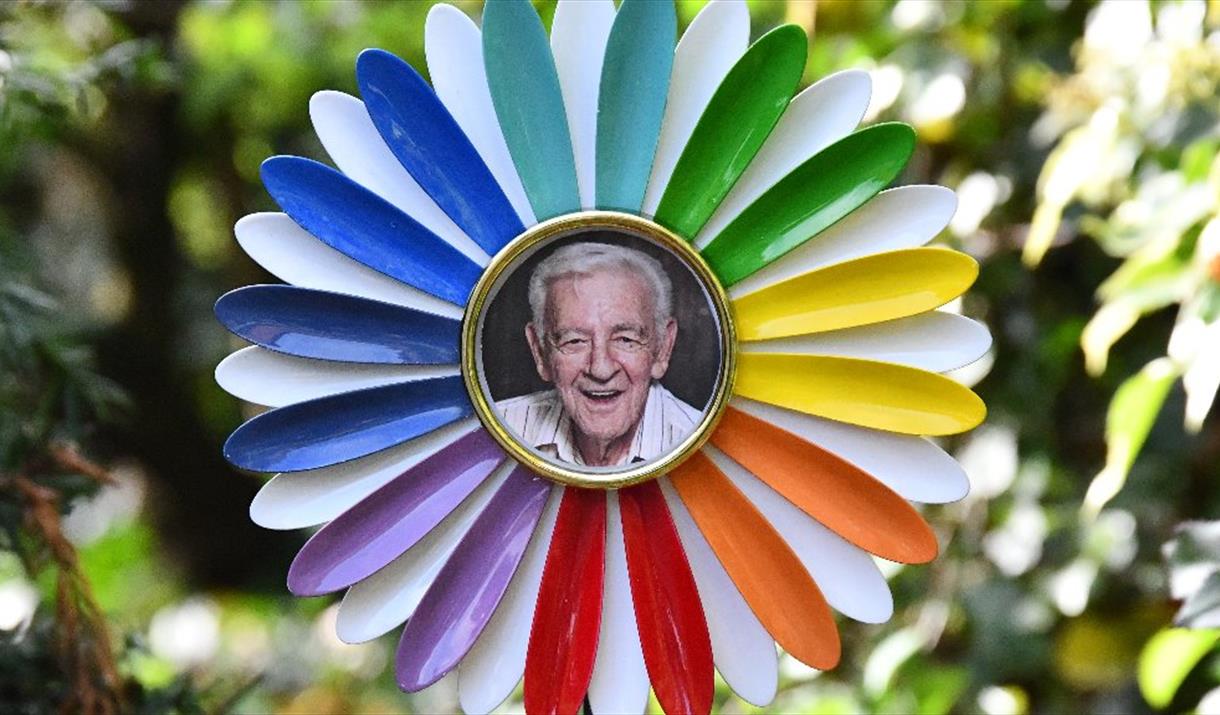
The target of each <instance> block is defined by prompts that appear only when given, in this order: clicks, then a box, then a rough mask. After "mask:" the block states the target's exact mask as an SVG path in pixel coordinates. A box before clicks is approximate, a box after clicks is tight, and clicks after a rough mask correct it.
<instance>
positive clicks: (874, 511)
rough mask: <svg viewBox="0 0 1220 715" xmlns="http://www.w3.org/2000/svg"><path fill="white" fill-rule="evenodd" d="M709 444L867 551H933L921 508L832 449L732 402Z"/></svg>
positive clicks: (895, 557) (898, 555) (917, 555)
mask: <svg viewBox="0 0 1220 715" xmlns="http://www.w3.org/2000/svg"><path fill="white" fill-rule="evenodd" d="M712 444H714V445H716V446H717V447H719V448H720V449H721V450H723V451H724V452H725V453H726V454H728V455H729V456H730V457H732V458H733V459H734V460H735V461H736V462H737V463H739V464H740V465H741V466H743V467H745V468H746V469H748V470H750V471H751V472H753V473H754V475H755V476H757V477H758V478H759V479H761V480H763V481H764V482H766V483H767V484H768V485H770V486H771V488H772V489H774V490H775V491H777V492H779V493H780V494H783V495H784V497H785V498H787V499H788V501H790V502H792V503H793V504H795V505H796V506H797V507H799V508H800V509H801V511H803V512H805V513H806V514H808V515H809V516H812V517H813V518H814V519H817V520H818V521H820V522H822V524H824V525H825V526H826V527H827V528H829V529H830V530H831V531H834V532H835V533H836V534H838V535H839V536H842V537H843V538H844V539H847V540H848V541H850V542H851V543H853V544H855V545H856V546H859V547H860V548H862V549H864V550H865V551H868V552H869V553H873V554H876V555H878V556H880V557H882V558H885V559H889V560H891V561H898V562H901V563H905V564H921V563H925V562H927V561H931V560H932V559H934V558H936V552H937V544H936V535H935V534H933V533H932V529H931V528H930V527H929V526H928V524H927V522H925V521H924V520H923V517H921V516H920V515H919V512H917V511H915V509H914V507H912V506H911V505H910V504H908V503H907V502H906V500H904V499H903V498H902V497H900V496H898V495H897V494H895V493H894V492H893V491H891V490H890V489H889V488H888V487H886V486H885V485H884V484H882V483H881V482H879V481H877V480H876V479H874V478H873V477H872V476H871V475H869V473H868V472H865V471H864V470H862V469H860V468H859V467H857V466H855V465H854V464H852V463H850V462H848V461H846V460H844V459H843V458H841V457H839V456H838V455H835V454H833V453H831V452H828V451H826V450H824V449H822V448H821V447H819V446H817V445H815V444H811V443H809V442H806V441H805V440H803V439H801V438H800V437H797V436H796V435H794V434H792V433H791V432H787V431H785V430H782V429H780V428H779V427H776V426H775V425H773V424H771V423H770V422H766V421H764V420H760V419H758V418H757V417H754V416H751V415H748V414H746V413H744V412H742V411H741V410H738V409H735V408H733V407H730V408H728V409H727V410H725V412H724V416H723V417H722V418H721V420H720V425H719V426H718V427H717V428H716V431H715V432H714V433H713V434H712Z"/></svg>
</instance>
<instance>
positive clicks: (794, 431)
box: [216, 0, 990, 713]
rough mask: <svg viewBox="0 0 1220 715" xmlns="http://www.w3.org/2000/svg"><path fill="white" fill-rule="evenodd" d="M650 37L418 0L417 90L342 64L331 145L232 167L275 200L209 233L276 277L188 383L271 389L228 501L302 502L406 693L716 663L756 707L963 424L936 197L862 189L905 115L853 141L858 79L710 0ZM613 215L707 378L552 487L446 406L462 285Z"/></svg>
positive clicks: (466, 319) (240, 433)
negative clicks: (476, 18)
mask: <svg viewBox="0 0 1220 715" xmlns="http://www.w3.org/2000/svg"><path fill="white" fill-rule="evenodd" d="M675 26H676V20H675V11H674V7H673V6H672V5H671V4H670V3H665V2H655V1H650V0H624V1H623V2H622V4H621V7H619V8H618V10H617V11H616V9H615V5H614V3H613V2H611V0H561V2H560V3H559V6H558V9H557V10H556V13H555V19H554V25H553V30H552V33H551V36H550V38H549V40H548V37H547V35H546V32H545V30H544V28H543V25H542V23H541V21H540V20H539V18H538V16H537V14H536V13H535V11H534V10H533V8H532V6H531V4H530V3H529V2H528V1H527V0H491V1H490V2H488V3H487V4H486V8H485V10H484V16H483V25H482V31H481V32H480V30H479V29H478V28H477V27H476V26H475V24H474V23H473V22H472V21H471V20H470V19H468V18H467V17H466V16H465V15H463V14H462V13H461V12H459V11H458V10H456V9H454V8H453V7H450V6H446V5H440V6H437V7H436V8H434V9H433V10H432V12H431V14H430V15H429V17H428V21H427V26H426V28H425V40H426V52H427V60H428V69H429V71H430V73H431V78H432V83H433V84H432V86H429V85H428V84H427V83H426V82H425V81H424V80H423V79H422V78H421V77H420V75H419V74H418V73H417V72H416V71H415V70H414V69H412V68H411V67H410V66H409V65H408V64H406V63H405V62H403V61H401V60H400V59H398V58H396V57H395V56H394V55H392V54H390V53H388V52H384V51H381V50H367V51H365V52H364V53H362V54H361V55H360V57H359V58H358V60H357V64H356V76H357V79H358V83H359V87H360V93H361V95H362V97H363V101H362V100H360V99H357V98H354V97H351V96H348V95H346V94H342V93H338V92H320V93H318V94H317V95H315V96H314V98H313V100H312V101H311V103H310V113H311V116H312V119H313V123H314V127H315V128H316V130H317V133H318V136H319V137H320V139H321V141H322V144H323V145H324V146H325V148H326V150H327V152H328V153H329V154H330V156H331V158H332V159H333V160H334V162H335V164H337V165H338V169H339V170H335V169H332V168H330V167H329V166H326V165H323V164H321V163H318V162H315V161H311V160H309V159H303V158H299V157H274V158H271V159H268V160H267V161H266V163H265V164H264V165H263V169H262V177H263V182H264V184H265V185H266V187H267V190H268V191H269V192H270V193H271V195H272V197H274V199H275V201H276V202H277V203H278V204H279V206H280V207H281V208H282V209H283V211H284V213H268V214H255V215H252V216H247V217H245V218H244V219H242V220H241V221H240V222H238V224H237V227H236V233H237V238H238V240H239V242H240V243H241V245H242V246H243V248H244V249H245V250H246V251H247V252H248V253H249V254H250V255H251V256H252V257H253V258H254V259H255V260H256V261H258V262H259V263H260V264H262V265H263V266H264V267H265V268H266V269H267V270H269V271H270V272H271V273H273V274H275V275H276V276H278V277H279V278H281V279H283V280H285V281H286V282H288V283H289V284H291V285H288V286H285V285H270V286H252V287H247V288H242V289H239V290H237V291H234V292H232V293H230V294H228V295H226V296H224V297H223V298H221V299H220V301H219V302H218V303H217V306H216V312H217V315H218V316H219V318H220V320H221V322H223V323H224V324H225V325H226V326H227V327H228V328H229V329H230V330H232V331H233V332H235V333H236V334H237V335H239V336H241V337H242V338H245V339H246V340H248V341H250V342H252V343H254V345H253V346H251V347H247V348H245V349H242V350H240V351H238V352H236V353H235V354H233V355H231V356H230V357H229V358H228V359H226V360H225V361H224V362H223V363H221V365H220V366H219V367H218V368H217V380H218V381H219V382H220V384H221V385H222V386H223V387H224V388H225V389H226V390H228V391H229V392H231V393H232V394H234V395H236V396H238V397H240V398H242V399H245V400H248V401H250V402H253V403H257V404H262V405H266V406H269V407H271V408H274V409H271V410H270V411H268V412H265V413H263V414H260V415H258V416H257V417H255V418H253V419H251V420H250V421H248V422H247V423H245V424H244V425H242V426H241V427H240V428H238V429H237V430H236V431H235V432H234V433H233V435H232V437H231V438H230V439H229V441H228V443H227V444H226V446H225V454H226V456H227V458H228V459H229V460H230V461H231V462H232V463H233V464H235V465H237V466H238V467H242V468H244V469H249V470H254V471H261V472H279V474H278V475H277V476H276V477H275V478H274V479H272V480H271V481H270V482H268V483H267V484H266V486H264V487H263V489H262V491H261V492H260V493H259V495H258V497H257V498H256V499H255V500H254V503H253V504H252V505H251V514H252V516H253V518H254V520H255V521H256V522H258V523H259V524H262V525H264V526H266V527H269V528H276V529H293V528H301V527H308V526H314V525H318V524H325V526H323V527H322V528H321V529H320V530H319V531H318V532H317V533H316V534H315V535H314V536H313V538H311V539H310V540H309V542H308V543H307V544H306V545H305V546H304V548H302V549H301V551H300V553H299V554H298V556H297V557H296V559H295V560H294V561H293V563H292V566H291V568H290V569H289V572H288V586H289V588H290V589H291V590H292V592H293V593H296V594H299V595H304V596H310V595H319V594H326V593H331V592H336V591H339V590H342V589H347V593H346V596H345V597H344V599H343V602H342V604H341V605H340V607H339V613H338V632H339V636H340V637H341V638H343V639H344V640H346V641H351V642H360V641H366V640H370V639H373V638H376V637H378V636H380V635H382V634H384V633H387V632H389V631H391V630H392V629H395V628H396V627H398V626H400V625H401V624H403V623H404V622H405V623H406V626H405V628H404V630H403V632H402V637H401V642H400V646H399V649H398V657H397V676H398V681H399V683H400V685H401V687H402V688H403V689H405V690H408V691H414V690H419V689H421V688H424V687H426V686H428V685H430V684H432V683H434V682H436V681H437V680H439V679H440V678H441V677H442V676H444V675H445V674H446V673H449V672H450V671H452V670H454V669H455V668H456V669H458V676H459V683H458V689H459V694H460V699H461V703H462V706H463V708H465V709H466V710H467V711H469V712H487V711H489V710H491V709H492V708H494V707H496V706H497V705H498V704H499V703H500V702H501V701H502V700H503V699H504V698H506V697H507V696H508V695H509V694H510V693H511V692H512V690H513V688H514V687H515V686H516V684H517V683H518V681H519V680H520V679H521V678H522V675H523V674H524V678H525V705H526V708H527V710H529V711H531V712H566V713H571V712H574V711H576V710H577V709H578V708H579V706H580V704H581V701H582V699H583V698H585V697H586V695H587V697H588V699H589V701H590V703H591V707H592V709H593V711H594V712H614V713H622V712H642V711H643V709H644V708H645V706H646V703H647V697H648V692H649V689H650V687H651V688H653V689H655V691H656V694H657V698H658V699H659V701H660V703H661V705H662V707H664V708H665V710H666V711H667V712H671V713H685V712H706V711H708V710H709V709H710V708H711V704H712V695H713V669H716V670H719V671H720V673H721V675H722V676H723V677H724V679H725V680H726V681H727V683H728V684H729V685H730V686H731V687H732V688H733V689H734V690H735V691H736V692H737V693H738V694H739V695H741V696H742V697H743V698H745V699H746V700H748V701H750V702H753V703H757V704H759V705H762V704H765V703H767V702H769V701H770V699H771V698H772V697H773V696H774V694H775V687H776V675H777V657H776V650H775V645H776V644H777V643H778V645H779V646H780V647H782V648H783V649H784V650H786V651H787V652H788V653H789V654H791V655H792V656H793V657H795V658H797V659H798V660H800V661H802V662H804V663H807V664H809V665H810V666H812V667H815V668H822V669H825V668H831V667H833V666H834V665H835V664H836V663H837V661H838V659H839V651H840V645H839V637H838V632H837V629H836V626H835V622H834V618H833V616H832V614H831V608H833V609H835V610H837V611H839V612H840V613H842V614H844V615H845V616H847V617H849V618H853V619H856V620H859V621H864V622H869V623H877V622H882V621H885V620H887V619H888V618H889V617H890V615H891V613H892V611H893V601H892V598H891V595H890V592H889V589H888V586H887V584H886V581H885V579H884V578H883V577H882V575H881V573H880V571H879V570H878V567H877V565H876V564H875V562H874V560H873V558H872V556H874V555H875V556H879V557H881V558H884V559H889V560H891V561H898V562H903V563H922V562H926V561H929V560H931V559H932V558H934V557H935V555H936V553H937V542H936V539H935V537H934V535H933V533H932V531H931V529H930V528H929V527H928V525H927V524H926V523H925V522H924V521H923V519H922V518H921V517H920V515H919V514H918V513H917V511H916V510H915V509H914V508H913V507H912V506H911V505H910V504H909V503H908V502H909V501H911V502H925V503H939V502H948V501H953V500H955V499H959V498H961V497H962V496H964V495H965V493H966V491H967V482H966V478H965V475H964V473H963V472H962V470H961V469H960V468H959V467H958V465H957V464H956V463H955V462H954V461H953V460H952V459H951V458H950V457H949V456H948V455H947V454H946V453H945V452H943V451H942V450H941V449H940V448H938V447H937V446H936V445H935V444H933V443H932V442H930V441H928V440H927V439H925V438H924V437H923V436H924V435H932V436H935V435H946V434H953V433H958V432H962V431H965V430H968V429H971V428H973V427H974V426H976V425H977V424H978V423H979V422H980V421H981V420H982V419H983V416H984V407H983V404H982V402H981V401H980V400H979V399H978V397H976V396H975V395H974V394H973V393H972V392H971V391H969V390H968V389H967V388H965V387H962V386H961V385H959V384H958V383H957V382H954V381H953V380H951V379H949V378H947V377H944V376H942V375H939V374H937V373H940V372H945V371H948V370H951V369H954V368H957V367H959V366H961V365H964V364H966V363H969V362H972V361H973V360H975V359H977V358H978V357H979V356H981V355H982V354H983V353H984V352H985V351H986V350H987V348H988V346H989V343H990V338H989V336H988V333H987V331H986V329H985V328H984V327H982V326H980V325H978V324H977V323H974V322H972V321H970V320H967V319H964V318H962V317H960V316H957V315H954V314H951V313H948V312H941V311H937V310H936V308H938V307H939V306H941V305H943V304H945V303H947V302H948V301H950V300H952V299H953V298H955V297H956V296H958V295H960V294H961V293H962V292H964V291H965V290H966V289H967V288H968V287H969V286H970V284H971V283H972V282H973V280H974V278H975V276H976V274H977V267H976V265H975V263H974V262H973V261H972V260H971V259H970V258H968V257H966V256H964V255H962V254H960V253H957V252H954V251H950V250H946V249H941V248H925V247H922V244H924V243H926V242H928V241H929V240H930V239H931V238H932V237H933V236H934V235H935V234H937V233H938V232H939V231H940V230H941V229H942V228H943V227H944V226H945V224H946V223H947V222H948V220H949V218H950V217H951V215H952V213H953V211H954V207H955V200H954V196H953V194H952V192H950V191H949V190H947V189H944V188H941V187H935V186H904V187H901V188H895V189H890V190H887V191H882V189H883V188H885V187H886V186H887V185H888V184H889V183H890V182H892V181H893V180H894V178H895V177H896V176H897V175H898V173H899V172H900V171H901V169H902V168H903V166H904V165H905V164H906V161H907V159H908V158H909V156H910V154H911V152H912V150H913V147H914V140H915V137H914V133H913V132H912V130H911V129H910V128H909V127H908V126H906V125H903V124H879V125H875V126H871V127H868V128H864V129H860V130H855V127H856V125H857V123H858V122H859V121H860V119H861V117H862V116H863V114H864V111H865V108H866V106H867V104H868V101H869V90H870V87H869V81H868V76H867V74H865V73H863V72H858V71H848V72H841V73H838V74H835V75H832V76H830V77H827V78H825V79H823V80H821V81H820V82H817V83H816V84H814V85H813V86H811V87H809V88H808V89H806V90H804V91H802V92H800V93H799V94H795V92H796V87H797V84H798V82H799V81H800V78H801V75H802V72H803V70H804V67H805V60H806V47H807V40H806V37H805V35H804V33H803V32H802V31H801V30H800V29H799V28H797V27H794V26H784V27H780V28H778V29H776V30H773V31H771V32H769V33H767V34H765V35H763V36H762V37H761V38H760V39H758V40H757V41H756V42H755V43H753V44H752V45H749V47H747V41H748V40H747V38H748V34H749V18H748V15H747V11H746V8H745V3H744V2H740V1H737V0H733V1H729V2H713V3H711V4H709V5H708V6H707V7H706V8H705V9H704V10H703V11H702V12H701V13H700V14H699V15H698V17H696V19H695V20H694V22H693V23H692V24H691V26H690V28H689V30H688V31H687V32H686V33H685V35H684V36H683V37H682V39H681V41H680V42H679V43H678V44H677V47H676V49H675V47H674V36H675V34H676V29H675ZM794 94H795V96H794ZM593 209H596V210H597V211H593ZM615 216H619V217H624V216H625V217H627V218H629V219H630V222H635V225H640V226H645V227H648V226H655V227H656V232H657V233H658V235H661V234H664V235H671V236H676V237H680V238H679V239H676V240H681V241H684V242H689V243H683V246H687V245H689V246H693V248H694V249H697V251H696V250H690V254H691V255H692V256H694V258H691V259H690V261H691V262H692V265H693V264H698V265H701V266H703V267H704V268H706V269H708V270H709V271H710V272H709V275H711V276H712V278H711V279H710V281H709V283H708V291H709V294H712V295H721V296H723V298H724V300H723V301H722V302H723V304H724V310H723V311H722V313H723V314H721V315H719V316H718V318H719V319H720V321H721V326H722V328H723V330H722V334H723V335H727V336H728V338H726V343H725V344H726V346H727V347H726V350H725V355H724V360H722V365H723V366H724V369H723V370H722V375H721V378H720V379H721V385H722V386H723V393H724V399H723V400H720V401H719V402H715V401H713V406H712V407H710V408H709V410H711V411H714V412H715V414H714V419H710V420H708V421H707V422H706V423H705V424H704V425H703V426H702V427H701V429H702V430H703V431H702V432H701V433H698V434H696V438H694V441H693V442H691V443H689V444H688V445H687V446H688V447H689V449H686V450H685V451H684V452H682V453H681V454H680V457H681V459H677V460H674V461H673V462H672V463H670V464H667V465H666V467H665V469H664V470H663V471H664V473H663V474H656V473H652V474H645V473H643V472H641V473H640V476H639V478H636V479H633V480H631V483H630V486H623V485H622V484H613V485H611V486H613V487H615V488H600V487H599V484H598V483H597V482H596V481H592V482H590V483H588V484H580V485H579V486H573V485H572V482H571V481H570V480H563V479H559V480H556V479H554V478H553V475H550V474H541V475H540V473H539V470H537V469H535V468H534V467H536V466H538V465H537V464H532V463H531V461H530V460H529V459H528V458H527V459H524V460H522V459H519V458H518V455H516V454H515V453H513V450H512V449H508V448H507V447H506V446H505V445H506V444H507V443H506V442H505V441H504V440H505V438H504V437H503V435H501V434H499V431H498V430H497V429H496V428H495V426H494V424H493V422H494V420H495V419H496V416H495V414H493V413H491V412H489V411H488V410H487V409H480V408H479V407H478V405H479V404H480V402H482V403H484V408H485V407H486V404H485V403H486V400H480V399H479V398H478V396H477V390H478V389H479V381H478V379H474V378H472V373H471V370H472V369H473V368H472V367H471V366H472V365H473V364H474V363H473V361H472V360H471V355H470V351H471V350H473V349H474V343H472V342H471V336H472V335H473V336H474V337H473V339H474V340H475V341H477V340H479V337H478V331H477V316H472V315H471V313H472V312H474V310H475V309H474V308H473V306H474V301H475V298H474V297H472V295H473V293H472V292H475V291H476V288H477V289H478V290H482V285H483V284H484V283H487V282H488V281H487V280H485V278H487V276H486V275H485V271H487V272H490V271H492V270H493V269H494V268H495V267H496V266H497V265H499V262H500V258H499V257H500V256H501V254H504V253H505V252H509V251H511V250H512V249H513V246H514V245H519V242H520V241H522V240H527V239H528V238H529V236H531V235H533V234H532V232H535V231H537V230H539V229H540V228H544V227H546V226H548V225H552V224H553V222H555V221H559V222H563V221H569V222H570V221H576V222H577V223H579V222H581V221H587V222H588V223H590V225H594V226H596V225H599V221H603V220H609V221H611V222H613V221H614V220H616V219H614V217H615ZM607 217H609V218H607ZM623 220H626V219H623ZM472 321H475V322H472ZM472 325H473V326H475V328H476V329H475V330H473V332H472V330H471V326H472ZM734 336H735V337H734ZM624 340H625V341H626V340H627V339H624ZM594 342H596V341H594ZM590 344H593V343H590ZM624 344H625V345H627V346H628V347H632V345H631V344H630V343H628V342H624ZM641 344H643V343H641ZM482 347H483V349H484V350H491V351H492V353H491V354H493V355H494V354H495V351H496V350H497V349H498V346H496V345H490V346H489V345H483V346H482ZM587 348H588V346H587V345H585V344H583V343H574V347H573V348H572V350H571V353H572V355H576V356H577V357H579V356H580V355H582V354H583V351H586V349H587ZM589 349H592V350H600V349H601V348H600V347H597V345H596V344H593V347H592V348H589ZM679 368H680V366H679ZM589 399H590V400H599V401H601V402H603V403H608V402H610V401H613V400H617V399H618V393H617V392H615V391H613V390H611V389H607V390H605V391H604V392H601V393H598V392H594V393H592V394H591V396H590V397H589ZM510 446H511V445H510ZM506 449H507V451H506ZM542 471H543V472H545V470H542ZM624 483H627V482H624ZM619 487H621V488H619Z"/></svg>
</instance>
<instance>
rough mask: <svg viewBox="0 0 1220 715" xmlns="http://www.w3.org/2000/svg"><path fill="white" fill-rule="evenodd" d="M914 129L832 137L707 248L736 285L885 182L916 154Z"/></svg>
mask: <svg viewBox="0 0 1220 715" xmlns="http://www.w3.org/2000/svg"><path fill="white" fill-rule="evenodd" d="M914 149H915V130H914V129H912V128H911V127H910V126H908V125H906V124H901V123H897V122H894V123H887V124H877V125H874V126H871V127H868V128H867V129H861V130H860V131H858V132H855V133H854V134H851V135H848V136H847V137H844V138H843V139H841V140H839V141H838V142H836V143H834V144H831V145H830V146H828V147H826V148H825V149H823V150H822V151H820V152H818V153H817V154H815V155H814V156H812V157H810V159H809V160H808V161H806V162H805V163H804V164H801V165H800V166H798V167H797V168H795V169H793V170H792V172H791V173H789V174H788V175H787V176H785V177H784V178H782V179H780V180H779V182H778V183H777V184H775V186H772V187H771V188H770V189H768V190H767V192H766V193H765V194H763V195H762V196H760V197H758V199H757V200H755V201H754V203H752V204H750V206H749V207H748V208H746V210H745V211H742V212H741V215H740V216H738V217H737V218H735V219H733V222H732V223H730V224H729V225H728V226H727V227H725V229H724V230H723V231H721V232H720V234H719V235H717V236H716V237H715V238H714V239H712V241H711V243H709V244H708V245H707V247H706V248H704V249H703V257H704V258H705V259H707V262H708V264H710V265H711V267H712V270H713V271H715V272H716V275H717V276H718V277H719V278H720V280H721V281H722V282H723V283H724V285H726V286H730V285H733V284H734V283H736V282H737V281H740V280H741V279H743V278H745V277H746V276H748V275H750V274H751V273H753V272H755V271H757V270H758V269H760V268H762V267H763V266H765V265H767V264H768V263H771V262H773V261H775V260H776V259H777V258H779V257H780V256H782V255H784V254H785V253H787V252H788V251H791V250H792V249H794V248H796V247H797V246H799V245H801V244H802V243H804V242H805V241H807V240H809V239H810V238H812V237H813V236H816V235H817V234H818V233H820V232H821V231H823V230H825V229H826V228H828V227H830V226H831V225H832V224H834V223H835V222H836V221H838V220H839V219H841V218H843V217H844V216H846V215H847V214H849V213H851V212H852V211H854V210H856V209H857V208H858V207H859V206H860V205H861V204H863V203H864V202H865V201H868V200H869V199H870V198H872V197H873V196H875V195H876V194H877V192H879V191H881V190H882V189H883V188H885V187H886V186H887V185H888V184H889V183H890V182H891V181H893V180H894V177H896V176H898V173H899V172H900V171H902V168H903V167H904V166H906V163H907V160H908V159H910V158H911V152H912V151H914Z"/></svg>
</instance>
